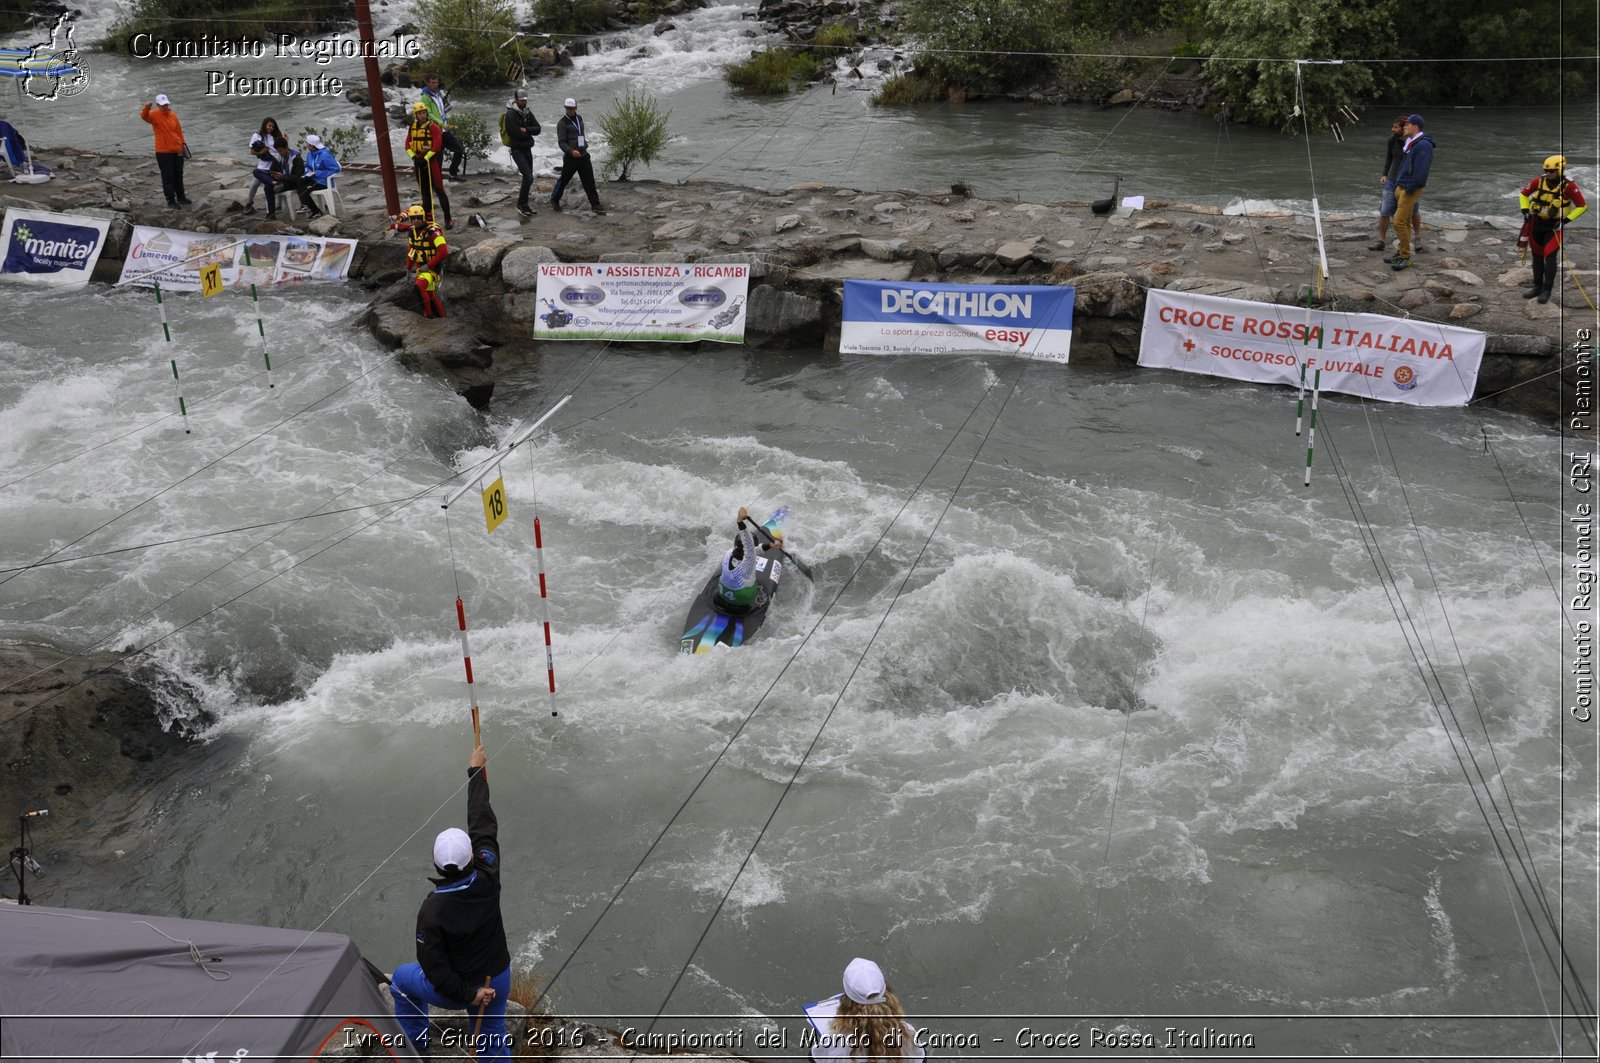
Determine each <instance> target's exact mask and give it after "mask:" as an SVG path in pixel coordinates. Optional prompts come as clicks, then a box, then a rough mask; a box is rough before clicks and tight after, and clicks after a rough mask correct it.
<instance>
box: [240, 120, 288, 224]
mask: <svg viewBox="0 0 1600 1063" xmlns="http://www.w3.org/2000/svg"><path fill="white" fill-rule="evenodd" d="M282 138H283V131H282V130H280V129H279V128H278V120H277V119H276V118H267V119H263V120H262V122H261V128H260V129H259V130H257V131H256V132H254V133H251V134H250V154H252V155H254V156H255V157H256V169H255V172H254V173H252V174H251V175H250V195H249V197H248V198H247V199H246V200H245V207H244V209H245V210H255V209H256V192H257V190H258V189H260V187H261V184H262V182H263V181H264V180H266V177H265V175H264V174H263V173H262V171H264V170H271V169H272V160H273V158H275V157H276V153H277V148H276V142H277V141H278V140H281V139H282Z"/></svg>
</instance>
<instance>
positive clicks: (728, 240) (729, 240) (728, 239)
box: [717, 229, 745, 247]
mask: <svg viewBox="0 0 1600 1063" xmlns="http://www.w3.org/2000/svg"><path fill="white" fill-rule="evenodd" d="M744 240H745V232H744V230H743V229H729V230H728V231H727V232H725V233H723V234H722V235H721V236H719V237H717V243H719V244H722V245H724V246H727V247H738V246H739V245H740V244H742V243H744Z"/></svg>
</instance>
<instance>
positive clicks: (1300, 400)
mask: <svg viewBox="0 0 1600 1063" xmlns="http://www.w3.org/2000/svg"><path fill="white" fill-rule="evenodd" d="M1305 413H1306V361H1305V359H1304V358H1302V359H1300V389H1299V390H1298V391H1296V392H1295V396H1294V434H1295V435H1297V436H1298V435H1299V434H1300V429H1301V422H1302V421H1304V420H1305Z"/></svg>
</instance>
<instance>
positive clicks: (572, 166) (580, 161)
mask: <svg viewBox="0 0 1600 1063" xmlns="http://www.w3.org/2000/svg"><path fill="white" fill-rule="evenodd" d="M561 106H562V107H564V108H566V112H567V113H566V114H564V115H562V116H561V120H560V121H559V122H557V123H556V143H557V144H559V145H560V146H561V176H560V177H558V178H556V187H555V188H554V189H553V190H551V192H550V206H551V208H552V209H554V210H560V209H561V193H562V191H563V190H564V189H565V188H566V187H567V182H568V181H570V180H571V179H572V175H573V174H577V175H578V179H579V180H581V181H582V182H583V191H584V193H585V194H586V195H587V196H588V197H589V209H590V210H592V211H594V212H595V213H596V214H604V213H605V212H606V211H605V208H604V207H602V206H601V205H600V193H599V192H596V191H595V187H594V163H593V162H591V161H590V159H589V138H588V136H587V135H586V134H585V133H584V131H583V119H582V118H581V117H580V116H579V115H578V101H577V100H575V99H573V98H572V97H570V96H569V97H567V99H566V102H564V103H563V104H562V105H561Z"/></svg>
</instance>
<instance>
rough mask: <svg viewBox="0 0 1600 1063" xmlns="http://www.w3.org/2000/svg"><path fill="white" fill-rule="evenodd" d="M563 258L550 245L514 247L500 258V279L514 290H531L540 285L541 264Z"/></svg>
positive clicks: (558, 260)
mask: <svg viewBox="0 0 1600 1063" xmlns="http://www.w3.org/2000/svg"><path fill="white" fill-rule="evenodd" d="M560 261H561V259H560V258H559V257H558V256H557V255H556V253H555V252H554V251H552V250H550V249H549V248H548V247H541V246H538V245H534V246H531V247H528V246H524V247H514V248H512V249H511V250H509V251H507V252H506V253H505V255H504V257H502V258H501V259H500V280H501V282H502V283H503V284H504V285H505V286H506V287H507V288H509V289H510V290H511V291H514V292H531V291H533V290H534V289H535V288H536V287H538V286H539V266H540V265H541V264H542V263H545V262H560Z"/></svg>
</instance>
